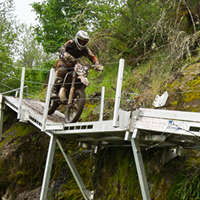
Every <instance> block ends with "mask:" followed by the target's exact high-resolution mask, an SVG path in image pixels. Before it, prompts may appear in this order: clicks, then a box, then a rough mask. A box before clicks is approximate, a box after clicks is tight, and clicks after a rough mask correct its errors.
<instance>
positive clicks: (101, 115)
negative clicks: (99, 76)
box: [99, 87, 105, 121]
mask: <svg viewBox="0 0 200 200" xmlns="http://www.w3.org/2000/svg"><path fill="white" fill-rule="evenodd" d="M104 96H105V87H102V88H101V106H100V114H99V121H103V108H104Z"/></svg>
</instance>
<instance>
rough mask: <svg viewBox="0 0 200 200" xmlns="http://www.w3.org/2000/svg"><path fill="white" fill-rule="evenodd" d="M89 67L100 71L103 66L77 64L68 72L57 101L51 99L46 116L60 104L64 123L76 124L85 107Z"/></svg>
mask: <svg viewBox="0 0 200 200" xmlns="http://www.w3.org/2000/svg"><path fill="white" fill-rule="evenodd" d="M89 67H94V69H96V70H97V71H101V70H102V69H101V68H103V66H101V65H98V66H95V65H94V66H87V65H83V64H80V63H77V64H76V65H75V67H74V70H73V71H71V72H68V73H67V74H66V75H65V77H64V81H63V84H62V86H61V88H60V91H59V93H58V97H59V99H51V100H50V106H49V110H48V114H49V115H51V114H53V113H54V111H55V110H56V109H57V108H58V106H59V105H60V104H63V105H65V106H66V110H65V122H66V123H72V122H77V121H78V119H79V117H80V116H81V113H82V111H83V108H84V106H85V91H84V90H85V88H86V87H87V86H89V85H90V83H89V81H88V78H87V76H88V74H89Z"/></svg>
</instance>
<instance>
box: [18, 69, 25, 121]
mask: <svg viewBox="0 0 200 200" xmlns="http://www.w3.org/2000/svg"><path fill="white" fill-rule="evenodd" d="M24 79H25V67H22V75H21V85H20V94H19V105H18V115H17V119H20V117H21V110H22V98H23V93H24Z"/></svg>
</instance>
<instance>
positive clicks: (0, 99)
mask: <svg viewBox="0 0 200 200" xmlns="http://www.w3.org/2000/svg"><path fill="white" fill-rule="evenodd" d="M4 109H5V105H4V102H3V95H2V94H0V141H2V134H3V115H4Z"/></svg>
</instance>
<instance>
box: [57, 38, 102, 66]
mask: <svg viewBox="0 0 200 200" xmlns="http://www.w3.org/2000/svg"><path fill="white" fill-rule="evenodd" d="M64 52H68V53H69V54H71V55H72V56H73V57H74V58H76V59H78V58H80V57H82V56H85V57H86V58H88V59H89V60H90V61H91V62H92V63H93V64H99V62H98V59H97V57H96V56H95V55H94V54H93V53H92V51H91V50H90V49H89V48H88V47H87V46H85V47H84V48H83V49H82V50H79V49H78V48H77V46H76V43H75V41H74V40H69V41H68V42H66V43H65V44H64V45H63V46H62V47H61V48H60V53H64Z"/></svg>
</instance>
